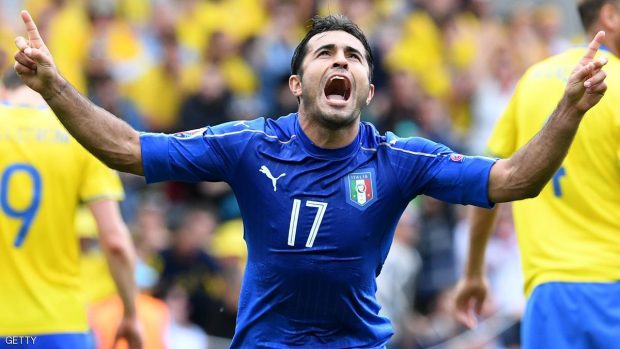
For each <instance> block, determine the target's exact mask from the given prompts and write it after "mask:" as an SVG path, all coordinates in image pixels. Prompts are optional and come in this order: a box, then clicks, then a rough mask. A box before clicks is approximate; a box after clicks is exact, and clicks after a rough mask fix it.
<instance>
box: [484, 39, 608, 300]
mask: <svg viewBox="0 0 620 349" xmlns="http://www.w3.org/2000/svg"><path fill="white" fill-rule="evenodd" d="M584 52H585V48H575V49H571V50H569V51H567V52H565V53H562V54H560V55H556V56H554V57H551V58H548V59H546V60H544V61H542V62H540V63H538V64H536V65H534V66H532V67H531V68H530V69H529V70H528V71H527V72H526V73H525V75H524V76H523V78H522V79H521V81H520V82H519V84H518V86H517V89H516V91H515V93H514V96H513V98H512V100H511V101H510V103H509V105H508V107H507V109H506V111H505V113H504V115H503V116H502V117H501V118H500V120H499V121H498V123H497V125H496V127H495V130H494V132H493V134H492V136H491V138H490V140H489V151H490V153H491V154H494V155H498V156H500V157H508V156H510V155H512V154H513V153H514V152H515V151H516V150H517V149H519V148H520V147H521V146H523V145H525V144H526V143H527V142H528V141H529V140H530V139H531V138H532V137H533V136H534V135H535V134H536V133H537V132H538V131H539V130H540V129H541V128H542V127H543V125H544V124H545V122H546V120H547V117H548V116H549V115H551V113H552V112H553V111H554V109H555V107H556V105H557V103H558V101H559V99H560V98H561V96H562V94H563V92H564V87H565V84H566V81H567V79H568V76H569V75H570V73H571V72H572V70H573V69H574V67H575V65H576V63H577V62H578V61H579V59H580V58H581V56H582V55H583V54H584ZM600 54H604V55H606V56H608V58H609V63H608V64H607V66H606V67H605V70H606V71H607V74H608V76H609V78H608V79H607V85H608V90H607V93H606V95H605V96H604V97H603V99H602V100H601V102H599V104H598V105H596V106H595V107H594V108H592V109H591V110H590V111H589V112H588V113H587V114H586V115H585V116H584V119H583V121H582V122H581V125H580V128H579V130H578V132H577V135H576V137H575V140H574V142H573V144H572V146H571V148H570V150H569V152H568V155H567V156H566V159H565V160H564V162H563V164H562V166H561V168H560V169H559V170H558V171H557V173H556V174H555V176H554V177H553V178H552V180H551V181H549V183H548V184H547V185H546V186H545V188H544V189H543V191H542V193H541V194H540V196H538V197H537V198H534V199H529V200H523V201H517V202H515V203H514V204H513V210H514V220H515V227H516V230H517V235H518V240H519V248H520V250H521V259H522V265H523V272H524V276H525V292H526V295H528V296H529V294H530V293H531V292H532V290H533V289H534V287H535V286H537V285H539V284H541V283H545V282H552V281H561V282H571V281H572V282H605V281H617V280H620V219H619V218H620V108H618V101H619V100H620V79H619V78H618V76H620V59H618V58H617V57H615V56H613V54H611V53H609V52H606V51H602V53H599V55H600Z"/></svg>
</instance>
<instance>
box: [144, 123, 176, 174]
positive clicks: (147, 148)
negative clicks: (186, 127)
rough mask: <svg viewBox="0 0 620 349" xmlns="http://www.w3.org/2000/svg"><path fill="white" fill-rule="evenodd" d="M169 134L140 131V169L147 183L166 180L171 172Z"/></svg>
mask: <svg viewBox="0 0 620 349" xmlns="http://www.w3.org/2000/svg"><path fill="white" fill-rule="evenodd" d="M168 146H169V136H168V135H165V134H163V133H146V132H144V133H141V134H140V148H141V150H142V170H143V172H144V178H145V179H146V182H147V183H156V182H162V181H165V180H168V179H169V178H170V176H169V174H170V173H171V166H170V157H169V153H168Z"/></svg>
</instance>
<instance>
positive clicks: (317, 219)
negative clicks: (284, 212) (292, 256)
mask: <svg viewBox="0 0 620 349" xmlns="http://www.w3.org/2000/svg"><path fill="white" fill-rule="evenodd" d="M300 206H301V200H299V199H294V200H293V210H292V211H291V223H290V225H289V227H288V245H289V246H295V234H296V233H297V220H298V219H299V208H300ZM306 206H307V207H315V208H317V209H318V210H317V211H316V216H314V222H313V223H312V228H310V235H308V240H307V241H306V247H312V245H313V244H314V239H315V238H316V234H317V233H318V231H319V227H320V226H321V221H322V220H323V215H324V214H325V210H326V209H327V202H320V201H310V200H309V201H306Z"/></svg>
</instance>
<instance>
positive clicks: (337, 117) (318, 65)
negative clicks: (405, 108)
mask: <svg viewBox="0 0 620 349" xmlns="http://www.w3.org/2000/svg"><path fill="white" fill-rule="evenodd" d="M301 68H302V69H301V71H302V76H301V77H300V76H295V75H294V76H292V77H291V81H290V82H291V84H290V86H291V90H292V92H293V94H294V95H295V96H297V97H300V98H301V103H300V106H299V108H300V112H303V113H304V114H305V115H306V116H307V117H310V118H314V119H315V120H316V121H317V122H318V123H320V124H321V125H322V126H324V127H327V128H330V129H339V128H343V127H347V126H349V125H351V124H352V123H353V122H355V121H357V120H358V119H359V115H360V111H361V109H362V108H363V107H364V106H366V105H367V104H368V103H369V102H370V100H371V99H372V96H373V93H374V86H373V85H372V84H370V81H369V66H368V62H367V61H366V50H365V49H364V46H363V45H362V43H361V42H360V41H359V40H358V39H356V38H355V37H354V36H353V35H351V34H349V33H347V32H344V31H329V32H325V33H320V34H317V35H315V36H313V37H312V38H311V39H310V40H309V41H308V45H307V48H306V56H305V57H304V60H303V63H302V67H301Z"/></svg>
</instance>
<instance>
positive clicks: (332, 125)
mask: <svg viewBox="0 0 620 349" xmlns="http://www.w3.org/2000/svg"><path fill="white" fill-rule="evenodd" d="M300 80H301V81H302V85H301V89H302V95H301V102H302V106H303V110H304V114H305V115H306V116H307V117H308V118H310V119H311V120H312V121H313V122H316V123H317V124H319V125H320V126H322V127H324V128H326V129H328V130H332V131H336V130H341V129H345V128H348V127H351V125H353V124H354V123H355V122H358V121H359V119H360V115H361V112H362V108H363V107H365V106H366V99H367V98H368V93H369V92H370V84H366V86H365V88H362V90H363V91H361V93H358V91H357V87H356V86H355V85H354V87H355V88H352V89H351V96H350V97H349V98H350V99H353V108H352V109H349V108H345V109H336V108H332V107H330V106H328V105H324V106H322V108H321V105H320V103H319V101H320V99H321V98H325V96H324V92H323V90H324V86H323V85H320V86H319V87H318V88H314V89H313V88H309V87H306V85H304V84H303V78H302V76H300Z"/></svg>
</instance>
